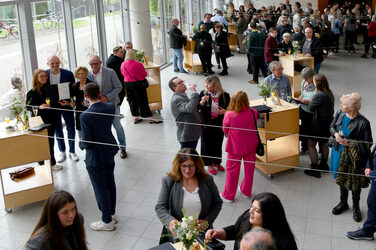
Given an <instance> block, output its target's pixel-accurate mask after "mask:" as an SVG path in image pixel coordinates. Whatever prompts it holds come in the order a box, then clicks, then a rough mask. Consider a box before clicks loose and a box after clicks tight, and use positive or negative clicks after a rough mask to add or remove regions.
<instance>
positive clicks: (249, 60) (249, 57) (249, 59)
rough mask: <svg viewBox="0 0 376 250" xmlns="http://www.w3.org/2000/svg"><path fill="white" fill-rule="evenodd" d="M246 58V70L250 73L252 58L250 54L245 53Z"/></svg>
mask: <svg viewBox="0 0 376 250" xmlns="http://www.w3.org/2000/svg"><path fill="white" fill-rule="evenodd" d="M247 60H248V66H247V72H248V74H252V72H253V71H252V60H251V54H249V53H247Z"/></svg>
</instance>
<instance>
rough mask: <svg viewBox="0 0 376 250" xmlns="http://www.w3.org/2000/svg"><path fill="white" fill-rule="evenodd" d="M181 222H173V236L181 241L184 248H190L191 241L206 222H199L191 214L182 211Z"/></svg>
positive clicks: (203, 228)
mask: <svg viewBox="0 0 376 250" xmlns="http://www.w3.org/2000/svg"><path fill="white" fill-rule="evenodd" d="M183 214H184V217H183V218H182V220H181V222H178V223H176V224H175V228H174V233H175V235H174V237H175V238H176V239H178V240H179V241H181V242H183V246H184V249H187V250H188V249H191V246H192V244H193V242H194V241H195V240H196V238H197V236H198V235H199V233H200V232H203V231H204V230H205V228H206V227H207V224H208V223H207V222H202V223H199V222H198V221H197V220H196V219H195V218H194V217H193V216H188V215H186V214H185V213H184V211H183Z"/></svg>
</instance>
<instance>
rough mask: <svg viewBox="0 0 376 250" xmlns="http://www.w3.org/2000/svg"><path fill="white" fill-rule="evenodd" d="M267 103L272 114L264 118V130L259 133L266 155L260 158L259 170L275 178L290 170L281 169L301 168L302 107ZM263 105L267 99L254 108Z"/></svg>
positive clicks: (255, 102)
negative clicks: (300, 130) (300, 121)
mask: <svg viewBox="0 0 376 250" xmlns="http://www.w3.org/2000/svg"><path fill="white" fill-rule="evenodd" d="M267 100H268V106H270V107H272V112H270V113H269V114H268V115H267V114H260V116H261V118H260V119H262V120H263V122H259V123H262V124H263V126H262V127H259V128H258V130H259V134H260V138H261V141H262V143H263V144H264V149H265V154H264V155H263V156H258V155H257V159H256V167H257V168H258V169H259V170H260V171H261V172H263V173H264V174H266V175H270V176H271V175H272V174H275V173H279V172H282V171H285V170H288V169H290V168H289V167H282V166H279V165H286V166H293V167H297V166H299V107H297V106H295V105H293V104H290V103H288V102H286V101H284V100H281V104H282V105H271V103H272V100H271V98H268V99H267ZM262 103H263V99H259V100H253V101H250V105H251V106H256V105H262Z"/></svg>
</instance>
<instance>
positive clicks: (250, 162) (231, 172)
mask: <svg viewBox="0 0 376 250" xmlns="http://www.w3.org/2000/svg"><path fill="white" fill-rule="evenodd" d="M242 159H243V160H244V178H243V181H242V183H241V185H240V191H241V192H242V193H243V194H244V195H246V196H251V193H252V186H253V174H254V172H255V161H256V152H251V153H248V154H243V155H242V154H231V153H227V163H226V182H225V188H224V190H223V192H222V197H224V198H225V199H228V200H234V198H235V195H236V187H237V186H238V181H239V175H240V165H241V160H242ZM232 160H234V161H232Z"/></svg>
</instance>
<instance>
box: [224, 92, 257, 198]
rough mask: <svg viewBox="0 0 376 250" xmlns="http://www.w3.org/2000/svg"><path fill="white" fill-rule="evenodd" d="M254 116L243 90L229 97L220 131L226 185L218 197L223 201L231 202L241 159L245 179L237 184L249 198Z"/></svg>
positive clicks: (255, 142) (254, 138)
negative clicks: (224, 138) (224, 150)
mask: <svg viewBox="0 0 376 250" xmlns="http://www.w3.org/2000/svg"><path fill="white" fill-rule="evenodd" d="M252 111H253V112H254V116H253V114H252ZM253 117H255V118H253ZM257 117H258V113H257V111H256V110H254V109H251V108H249V100H248V96H247V94H246V93H245V92H244V91H239V92H237V93H236V94H234V95H233V96H232V97H231V101H230V104H229V106H228V108H227V112H226V114H225V117H224V119H223V132H224V133H225V135H226V136H227V137H228V138H227V144H226V152H227V164H226V183H225V189H224V190H223V192H222V194H221V196H222V199H223V201H224V202H233V201H234V198H235V194H236V187H237V185H238V181H239V174H240V165H241V161H242V159H243V160H244V178H243V181H242V184H241V185H240V192H241V193H242V194H243V195H244V196H246V197H247V198H248V197H251V192H252V185H253V173H254V171H255V163H254V162H255V160H256V147H257V143H258V138H257V133H256V127H255V120H254V119H257ZM256 121H257V120H256ZM232 160H234V161H232Z"/></svg>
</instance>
